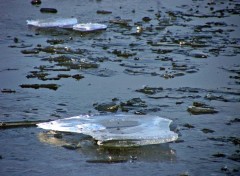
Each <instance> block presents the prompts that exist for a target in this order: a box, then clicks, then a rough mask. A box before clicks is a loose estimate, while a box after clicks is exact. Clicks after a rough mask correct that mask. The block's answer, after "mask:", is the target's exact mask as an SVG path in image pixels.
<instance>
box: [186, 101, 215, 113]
mask: <svg viewBox="0 0 240 176" xmlns="http://www.w3.org/2000/svg"><path fill="white" fill-rule="evenodd" d="M187 110H188V112H190V113H192V114H194V115H198V114H214V113H217V112H218V111H217V110H215V109H214V108H213V107H210V106H208V105H206V104H204V103H200V102H193V106H189V107H188V108H187Z"/></svg>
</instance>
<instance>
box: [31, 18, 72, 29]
mask: <svg viewBox="0 0 240 176" xmlns="http://www.w3.org/2000/svg"><path fill="white" fill-rule="evenodd" d="M75 24H77V19H76V18H51V19H43V20H27V25H30V26H35V27H40V28H47V27H62V28H69V27H71V28H72V27H73V25H75Z"/></svg>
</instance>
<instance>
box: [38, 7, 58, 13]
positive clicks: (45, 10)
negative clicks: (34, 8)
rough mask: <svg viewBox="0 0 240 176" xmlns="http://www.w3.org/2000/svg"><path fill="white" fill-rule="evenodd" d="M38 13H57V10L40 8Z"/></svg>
mask: <svg viewBox="0 0 240 176" xmlns="http://www.w3.org/2000/svg"><path fill="white" fill-rule="evenodd" d="M40 12H42V13H57V9H54V8H41V9H40Z"/></svg>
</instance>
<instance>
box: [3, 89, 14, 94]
mask: <svg viewBox="0 0 240 176" xmlns="http://www.w3.org/2000/svg"><path fill="white" fill-rule="evenodd" d="M1 92H2V93H16V90H12V89H2V90H1Z"/></svg>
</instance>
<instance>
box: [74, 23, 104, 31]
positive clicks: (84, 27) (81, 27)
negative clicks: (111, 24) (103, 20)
mask: <svg viewBox="0 0 240 176" xmlns="http://www.w3.org/2000/svg"><path fill="white" fill-rule="evenodd" d="M106 28H107V25H105V24H99V23H81V24H76V25H74V26H73V30H76V31H81V32H89V31H96V30H104V29H106Z"/></svg>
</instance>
